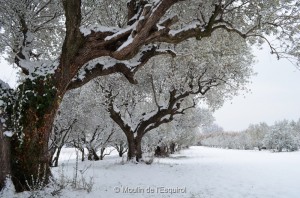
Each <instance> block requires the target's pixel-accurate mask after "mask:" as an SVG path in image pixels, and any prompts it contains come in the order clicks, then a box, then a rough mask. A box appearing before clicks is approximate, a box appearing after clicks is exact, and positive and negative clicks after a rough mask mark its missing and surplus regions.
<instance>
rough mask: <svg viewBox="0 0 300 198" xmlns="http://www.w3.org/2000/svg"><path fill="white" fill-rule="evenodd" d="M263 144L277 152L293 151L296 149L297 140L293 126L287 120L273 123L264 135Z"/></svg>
mask: <svg viewBox="0 0 300 198" xmlns="http://www.w3.org/2000/svg"><path fill="white" fill-rule="evenodd" d="M263 142H264V145H265V146H266V147H267V149H272V150H275V151H278V152H281V151H284V150H286V151H295V150H297V149H298V145H297V140H296V137H295V135H294V133H293V128H292V127H291V125H290V124H289V122H288V121H287V120H283V121H280V122H277V123H275V125H274V126H273V127H271V130H270V131H269V132H268V133H267V134H266V135H265V137H264V140H263Z"/></svg>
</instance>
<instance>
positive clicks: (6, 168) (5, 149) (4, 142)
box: [0, 120, 11, 190]
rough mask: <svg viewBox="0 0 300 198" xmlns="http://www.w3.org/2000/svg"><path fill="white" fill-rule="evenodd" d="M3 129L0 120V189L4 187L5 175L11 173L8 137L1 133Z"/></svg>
mask: <svg viewBox="0 0 300 198" xmlns="http://www.w3.org/2000/svg"><path fill="white" fill-rule="evenodd" d="M3 129H4V127H3V123H2V122H1V120H0V167H1V168H0V169H1V170H0V190H1V189H2V188H3V187H4V185H5V180H6V178H7V176H9V175H10V174H11V166H10V139H9V138H8V137H6V136H5V135H4V134H3V132H4V130H3Z"/></svg>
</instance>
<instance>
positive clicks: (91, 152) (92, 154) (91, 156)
mask: <svg viewBox="0 0 300 198" xmlns="http://www.w3.org/2000/svg"><path fill="white" fill-rule="evenodd" d="M100 159H101V158H99V156H98V155H97V153H96V151H95V149H89V154H88V160H91V161H98V160H100Z"/></svg>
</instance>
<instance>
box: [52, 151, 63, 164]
mask: <svg viewBox="0 0 300 198" xmlns="http://www.w3.org/2000/svg"><path fill="white" fill-rule="evenodd" d="M61 149H62V147H58V148H57V152H56V155H55V157H54V158H53V160H52V166H53V167H58V159H59V156H60V152H61Z"/></svg>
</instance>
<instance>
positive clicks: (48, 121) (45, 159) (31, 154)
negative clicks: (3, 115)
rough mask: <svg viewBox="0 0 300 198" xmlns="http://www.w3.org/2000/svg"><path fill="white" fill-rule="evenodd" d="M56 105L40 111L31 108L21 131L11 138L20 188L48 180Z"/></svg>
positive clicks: (14, 172) (13, 169) (13, 165)
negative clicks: (49, 146)
mask: <svg viewBox="0 0 300 198" xmlns="http://www.w3.org/2000/svg"><path fill="white" fill-rule="evenodd" d="M57 109H58V105H52V106H51V107H49V108H48V110H47V111H45V112H44V114H43V115H39V114H38V112H37V111H36V110H35V109H32V108H29V109H28V110H27V111H26V117H25V120H23V121H24V123H27V124H24V125H23V130H22V131H21V133H22V135H21V136H17V135H14V136H13V138H12V141H11V149H12V150H11V153H12V157H11V159H12V161H11V166H12V180H13V183H14V185H15V188H16V191H17V192H21V191H24V190H30V189H29V186H33V184H34V183H35V182H36V181H40V182H42V183H43V184H47V183H48V181H49V176H50V175H51V171H50V166H49V165H50V162H51V155H50V154H49V150H48V141H49V136H50V134H51V131H52V124H53V121H54V117H55V113H56V110H57ZM28 185H29V186H28Z"/></svg>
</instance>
